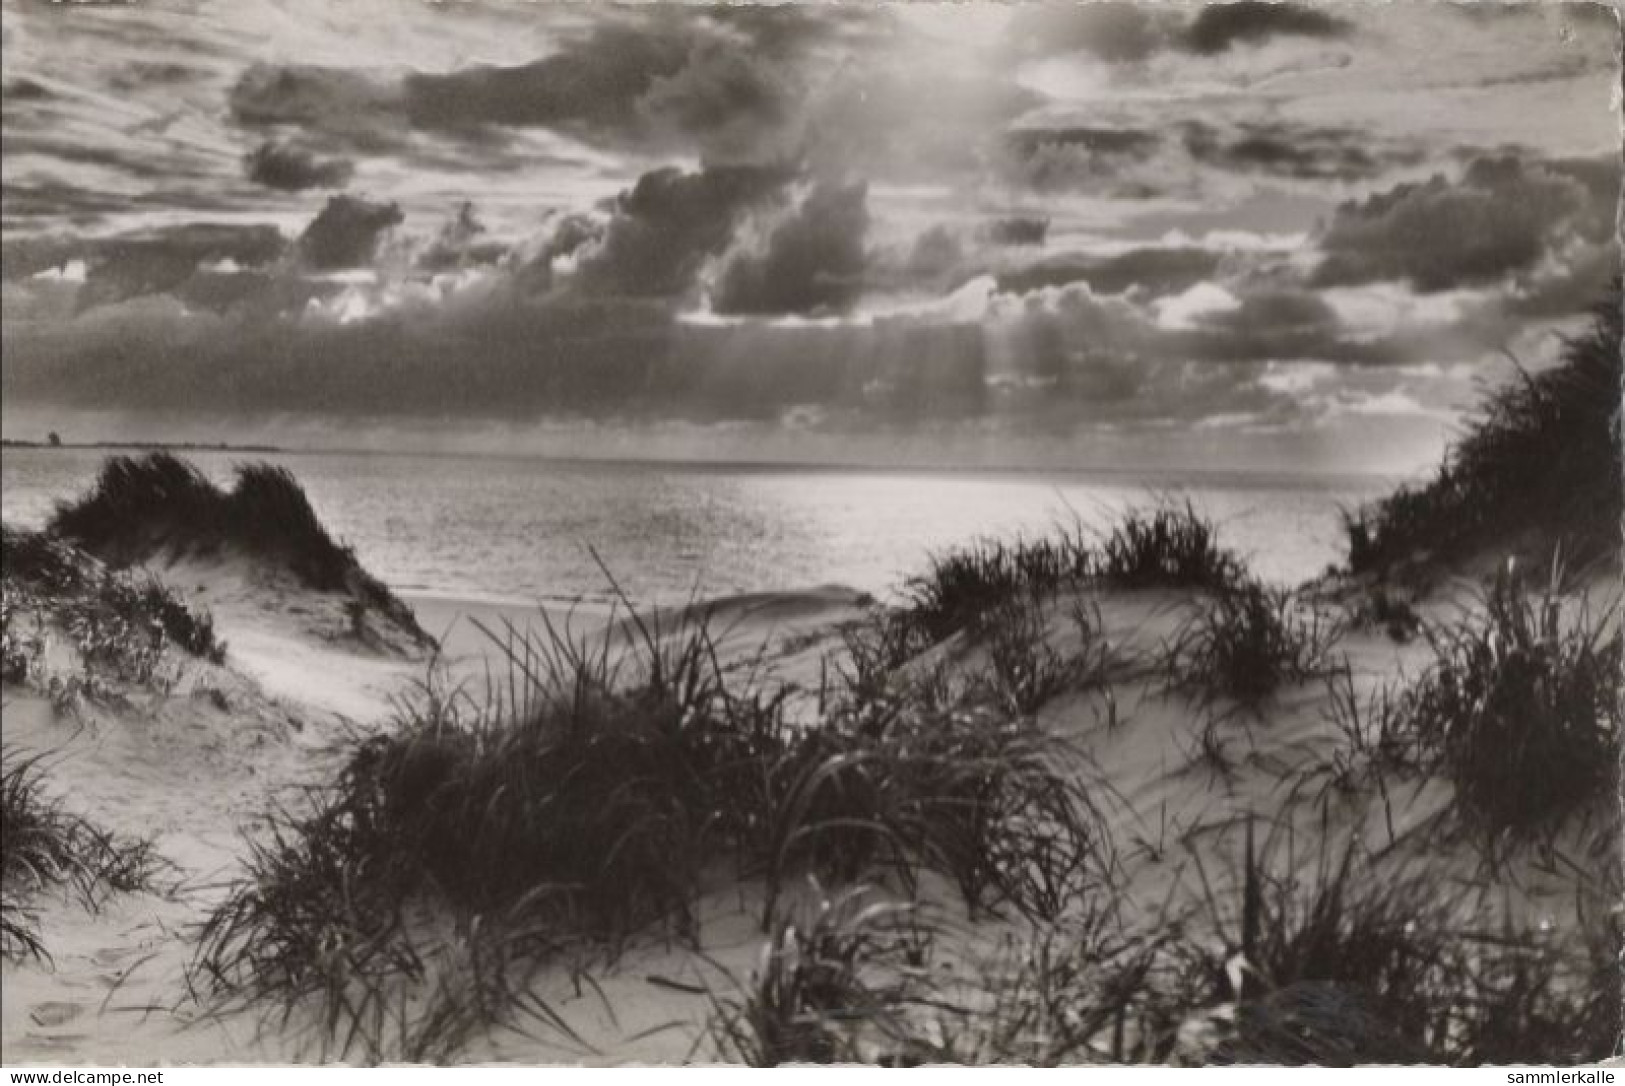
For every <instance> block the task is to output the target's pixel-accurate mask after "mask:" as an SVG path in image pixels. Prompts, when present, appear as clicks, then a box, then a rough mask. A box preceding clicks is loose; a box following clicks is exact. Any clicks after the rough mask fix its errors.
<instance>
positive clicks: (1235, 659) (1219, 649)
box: [1163, 580, 1342, 715]
mask: <svg viewBox="0 0 1625 1086" xmlns="http://www.w3.org/2000/svg"><path fill="white" fill-rule="evenodd" d="M1341 635H1342V627H1341V625H1340V624H1339V623H1338V622H1337V621H1335V620H1334V619H1333V618H1332V617H1331V616H1330V615H1329V614H1328V613H1326V612H1325V611H1323V610H1322V609H1320V608H1318V607H1316V606H1314V605H1313V604H1312V603H1309V602H1306V601H1305V600H1303V599H1302V598H1301V597H1300V596H1299V595H1298V594H1297V593H1295V592H1292V591H1290V590H1285V589H1274V588H1268V587H1266V586H1264V585H1262V584H1259V583H1258V582H1256V581H1252V580H1244V581H1241V582H1239V583H1236V584H1233V585H1229V586H1226V587H1224V588H1222V589H1220V590H1218V591H1216V592H1214V593H1212V595H1211V597H1210V598H1208V599H1206V600H1203V601H1201V602H1199V603H1198V605H1197V607H1196V610H1195V612H1194V613H1193V614H1192V615H1191V616H1190V617H1189V618H1188V619H1186V620H1185V621H1184V622H1182V623H1181V624H1180V626H1179V628H1178V629H1177V630H1175V632H1174V634H1173V635H1172V637H1171V638H1170V639H1169V641H1168V643H1167V644H1166V645H1165V646H1164V648H1163V660H1164V668H1165V669H1166V671H1167V674H1168V679H1169V682H1170V683H1171V684H1172V685H1173V686H1174V687H1176V688H1178V689H1183V690H1186V691H1189V692H1191V693H1192V694H1193V695H1194V696H1195V697H1196V698H1197V700H1198V701H1199V702H1201V703H1202V704H1203V705H1204V706H1207V707H1209V708H1214V707H1216V706H1218V705H1220V704H1227V705H1229V706H1232V707H1234V708H1235V709H1240V710H1244V711H1247V712H1251V713H1253V714H1255V715H1256V714H1258V713H1259V712H1260V711H1261V710H1262V707H1263V706H1264V704H1265V703H1266V702H1267V701H1268V700H1269V699H1270V698H1271V697H1272V696H1274V694H1275V693H1276V692H1277V691H1278V690H1279V689H1280V688H1281V687H1283V686H1285V685H1287V684H1289V683H1298V682H1304V681H1306V680H1309V679H1312V678H1316V677H1317V676H1320V675H1321V674H1322V673H1323V672H1324V670H1325V668H1326V666H1327V664H1328V658H1329V655H1330V652H1331V648H1332V646H1333V645H1334V644H1335V643H1336V641H1337V639H1338V638H1339V637H1340V636H1341Z"/></svg>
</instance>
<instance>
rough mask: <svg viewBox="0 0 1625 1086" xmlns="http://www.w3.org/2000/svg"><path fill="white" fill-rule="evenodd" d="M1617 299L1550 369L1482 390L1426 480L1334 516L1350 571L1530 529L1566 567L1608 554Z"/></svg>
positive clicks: (1615, 448) (1614, 459)
mask: <svg viewBox="0 0 1625 1086" xmlns="http://www.w3.org/2000/svg"><path fill="white" fill-rule="evenodd" d="M1619 291H1620V286H1619V281H1618V280H1617V279H1616V280H1615V282H1614V284H1613V286H1612V288H1611V289H1610V291H1609V293H1608V296H1607V297H1606V299H1604V300H1603V301H1602V302H1601V303H1600V304H1599V305H1598V306H1597V307H1596V309H1595V310H1594V317H1593V320H1592V322H1591V325H1590V327H1589V328H1588V329H1587V330H1586V331H1585V332H1584V333H1582V334H1580V335H1578V336H1575V337H1573V338H1570V339H1566V340H1564V343H1563V347H1562V350H1561V353H1560V356H1559V360H1558V363H1557V365H1555V366H1554V367H1552V368H1550V369H1547V370H1544V371H1542V372H1540V373H1536V374H1530V373H1528V372H1527V371H1525V370H1524V369H1523V368H1522V367H1521V366H1518V367H1517V368H1518V373H1517V376H1516V378H1515V379H1514V380H1513V381H1512V382H1511V383H1509V384H1507V385H1505V386H1503V387H1501V388H1499V389H1497V390H1495V391H1494V392H1493V393H1491V394H1490V396H1489V397H1488V399H1487V400H1486V402H1485V403H1484V405H1483V407H1482V408H1480V410H1479V412H1478V415H1477V417H1476V418H1475V419H1473V420H1472V422H1471V423H1470V425H1469V427H1468V429H1467V431H1466V433H1465V434H1464V435H1463V436H1462V437H1461V439H1460V440H1459V441H1457V442H1456V444H1455V445H1454V446H1453V447H1452V448H1451V449H1450V450H1449V452H1448V453H1447V454H1446V456H1445V459H1444V462H1443V464H1441V465H1440V467H1439V469H1438V471H1437V473H1436V474H1435V475H1434V477H1433V478H1432V479H1430V480H1429V481H1427V482H1426V483H1424V484H1422V485H1419V486H1405V487H1401V488H1400V489H1399V490H1397V491H1395V492H1394V493H1393V494H1390V495H1389V496H1387V497H1386V498H1383V499H1382V500H1381V501H1378V502H1376V503H1374V504H1371V505H1368V506H1365V507H1363V508H1361V509H1357V510H1353V511H1349V512H1347V513H1345V514H1344V525H1345V529H1346V532H1347V535H1348V545H1349V556H1348V562H1349V568H1350V569H1351V570H1352V571H1353V572H1355V573H1367V572H1371V573H1379V574H1380V573H1383V572H1385V571H1388V570H1390V569H1394V568H1396V567H1400V566H1403V565H1404V564H1406V563H1408V562H1413V561H1417V560H1432V561H1450V560H1453V559H1458V558H1463V557H1468V556H1470V555H1471V554H1472V553H1473V552H1474V551H1476V550H1478V549H1480V548H1484V547H1487V546H1489V545H1492V544H1496V545H1499V544H1502V543H1504V542H1505V541H1507V540H1517V539H1518V537H1520V536H1522V535H1525V534H1530V533H1532V534H1534V535H1536V536H1538V537H1540V540H1541V541H1542V546H1548V547H1549V546H1551V545H1553V544H1555V543H1556V542H1557V541H1558V540H1562V541H1564V547H1565V550H1566V553H1567V555H1568V557H1569V559H1570V560H1571V561H1573V562H1586V561H1590V560H1592V559H1596V558H1599V557H1606V556H1610V555H1614V554H1616V553H1617V551H1618V543H1619V526H1620V520H1621V514H1622V512H1625V510H1622V489H1621V486H1620V479H1621V477H1622V476H1621V463H1620V431H1619V421H1618V420H1619V413H1618V409H1619V390H1620V334H1621V328H1620V311H1621V305H1620V292H1619ZM1514 364H1515V365H1516V360H1514Z"/></svg>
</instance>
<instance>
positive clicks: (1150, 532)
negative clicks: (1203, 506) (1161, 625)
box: [1094, 501, 1246, 591]
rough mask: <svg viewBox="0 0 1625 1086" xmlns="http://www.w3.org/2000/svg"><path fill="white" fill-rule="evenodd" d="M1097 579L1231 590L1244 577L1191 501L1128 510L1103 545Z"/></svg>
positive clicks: (1143, 585)
mask: <svg viewBox="0 0 1625 1086" xmlns="http://www.w3.org/2000/svg"><path fill="white" fill-rule="evenodd" d="M1094 575H1095V576H1096V577H1097V578H1098V579H1100V580H1102V581H1104V582H1106V583H1109V584H1112V585H1116V586H1119V587H1124V588H1205V589H1210V590H1215V591H1222V590H1226V589H1229V588H1230V587H1232V586H1234V585H1236V584H1237V583H1239V582H1240V581H1242V580H1243V579H1244V578H1245V576H1246V567H1245V564H1244V563H1243V562H1242V560H1241V559H1240V558H1239V557H1237V556H1236V555H1235V554H1234V553H1233V552H1231V551H1229V550H1226V549H1225V548H1223V547H1221V546H1220V545H1219V533H1218V529H1217V527H1216V526H1215V525H1214V524H1213V522H1212V521H1211V520H1208V519H1207V518H1206V517H1204V516H1202V515H1201V514H1200V513H1198V512H1197V511H1196V508H1195V507H1194V506H1193V505H1191V503H1190V502H1188V501H1187V502H1186V503H1184V504H1183V505H1176V504H1173V503H1171V502H1163V503H1161V504H1158V505H1155V506H1153V507H1151V508H1150V509H1143V510H1130V511H1129V512H1128V513H1126V514H1124V516H1123V517H1122V518H1121V519H1120V520H1119V521H1118V522H1117V523H1116V524H1115V525H1113V527H1112V530H1111V532H1110V533H1108V534H1107V536H1106V537H1105V539H1103V540H1102V541H1101V543H1100V546H1099V560H1098V562H1097V563H1096V566H1095V569H1094Z"/></svg>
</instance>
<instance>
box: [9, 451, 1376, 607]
mask: <svg viewBox="0 0 1625 1086" xmlns="http://www.w3.org/2000/svg"><path fill="white" fill-rule="evenodd" d="M110 453H111V451H101V450H88V449H29V448H9V449H6V450H5V451H4V453H3V454H0V468H3V471H0V511H3V514H4V518H5V520H6V522H7V523H10V524H15V525H19V526H23V527H38V526H40V525H41V524H43V523H44V522H45V520H46V519H47V518H48V517H49V515H50V511H51V509H52V507H53V505H54V503H55V502H57V501H59V500H62V499H66V498H71V497H73V496H74V495H75V494H78V493H80V492H81V491H83V490H84V489H85V488H87V487H88V486H89V485H90V484H91V482H92V481H93V480H94V478H95V475H96V472H97V469H98V468H99V467H100V465H101V462H102V460H103V459H104V458H105V457H106V456H107V455H110ZM185 455H186V456H187V458H188V459H191V460H192V461H193V462H194V463H196V464H197V465H198V467H199V468H200V469H202V470H203V471H204V472H205V473H206V474H208V475H209V476H210V477H211V478H214V479H216V480H218V481H220V482H223V483H224V482H227V481H229V480H230V478H231V472H232V468H233V466H234V465H235V464H236V463H238V462H240V461H242V460H245V459H250V460H268V461H271V462H273V463H278V464H283V465H285V466H287V467H288V468H289V469H290V470H291V471H292V472H293V473H294V475H295V476H297V478H298V479H299V481H300V482H301V483H302V484H303V485H304V487H305V489H306V491H307V493H308V494H309V495H310V499H311V501H312V503H313V504H314V505H315V507H316V511H317V513H318V515H319V516H320V517H321V519H322V521H323V522H324V523H325V524H326V525H327V526H328V528H329V530H330V531H331V532H332V533H333V535H334V536H335V537H336V538H338V539H340V540H341V541H343V542H345V543H348V544H350V545H353V546H354V547H355V548H356V551H357V552H358V554H359V555H360V557H361V560H362V562H363V563H364V564H365V565H366V566H367V567H368V568H369V569H371V570H372V571H373V572H375V573H376V574H377V575H378V576H380V577H382V578H383V579H384V580H385V581H386V582H388V583H389V584H390V585H392V586H393V587H395V588H396V589H398V590H400V591H403V592H406V593H411V594H421V595H434V596H443V597H448V598H465V599H481V600H492V601H509V602H513V601H519V602H530V601H544V602H550V603H557V602H561V601H571V600H576V599H585V600H597V601H601V600H603V599H606V598H607V596H608V594H609V592H610V591H611V589H610V586H609V583H608V581H607V580H606V577H605V573H604V570H605V569H607V570H608V571H609V572H610V573H611V574H612V575H613V576H614V578H615V579H616V581H618V582H619V584H620V585H621V587H622V588H623V589H624V590H625V591H626V592H627V593H628V594H629V595H630V596H631V597H632V598H633V599H634V600H635V601H637V602H638V603H640V604H641V603H672V602H681V601H683V600H686V599H688V598H690V597H693V596H695V595H698V596H702V597H716V596H724V595H731V594H734V593H741V592H754V591H772V590H789V589H796V588H806V587H811V586H816V585H830V584H838V585H846V586H849V587H852V588H857V589H861V590H864V591H868V592H873V593H876V594H877V595H885V594H887V593H889V592H892V591H895V589H896V588H897V587H898V586H899V585H900V584H901V582H902V581H903V579H904V578H905V577H907V576H908V575H909V574H911V573H915V572H918V571H919V570H921V569H922V567H923V566H924V564H925V562H926V560H927V558H928V557H929V556H930V554H931V553H932V552H934V551H940V550H942V549H945V548H949V547H952V546H954V545H956V544H963V543H967V542H970V541H972V540H975V539H977V538H979V537H1000V538H1006V539H1009V538H1014V537H1017V536H1023V535H1025V536H1032V535H1035V534H1039V533H1042V532H1045V531H1047V530H1050V529H1053V528H1054V527H1055V526H1056V525H1058V524H1061V525H1071V524H1073V523H1074V522H1078V521H1081V523H1082V524H1083V526H1084V527H1085V528H1086V529H1091V528H1093V529H1100V528H1104V527H1106V526H1108V525H1109V524H1110V522H1111V520H1112V518H1113V517H1114V516H1116V515H1118V514H1120V513H1121V512H1122V511H1123V510H1125V509H1127V508H1130V507H1133V506H1136V505H1143V504H1146V503H1148V502H1151V501H1154V500H1158V499H1159V498H1168V497H1172V498H1175V499H1177V500H1181V501H1183V500H1186V499H1189V500H1190V501H1191V502H1192V503H1193V504H1194V505H1195V506H1196V507H1197V508H1198V509H1199V510H1201V511H1202V512H1204V513H1205V514H1207V515H1208V516H1210V517H1211V518H1213V519H1214V520H1215V521H1216V522H1217V523H1218V525H1219V529H1220V535H1221V539H1222V540H1223V542H1225V543H1226V544H1228V545H1229V546H1231V547H1232V548H1234V549H1235V550H1237V551H1239V552H1241V553H1242V554H1244V555H1245V556H1246V557H1247V558H1248V559H1249V561H1250V562H1251V563H1252V566H1253V568H1254V569H1255V570H1256V571H1257V572H1258V573H1259V574H1260V575H1262V576H1264V577H1266V578H1269V579H1271V580H1275V581H1279V582H1285V583H1296V582H1299V581H1302V580H1304V579H1306V578H1309V577H1312V576H1314V575H1316V574H1318V573H1319V572H1321V571H1322V570H1323V569H1324V568H1325V567H1326V565H1327V564H1328V563H1330V562H1334V561H1338V560H1340V559H1341V558H1342V557H1343V551H1342V546H1343V537H1342V531H1341V524H1340V519H1339V511H1340V509H1344V508H1349V507H1352V506H1354V505H1357V504H1358V503H1360V502H1361V501H1364V500H1368V499H1370V498H1372V497H1375V496H1377V495H1379V494H1381V493H1383V492H1384V491H1385V490H1386V489H1387V487H1388V485H1390V481H1388V480H1383V479H1378V478H1371V477H1349V476H1325V475H1292V474H1287V473H1272V474H1260V473H1223V474H1219V473H1184V474H1169V473H1160V474H1138V473H1133V472H1128V473H1125V472H1109V473H1108V472H1076V473H1061V474H1057V473H1053V472H1048V473H1025V472H970V473H967V472H947V471H943V472H934V471H919V470H906V471H905V470H897V471H892V470H856V469H847V468H839V469H836V468H817V467H800V466H793V467H786V466H767V465H730V464H673V463H652V462H620V461H617V462H604V461H590V462H589V461H561V460H541V459H524V458H500V457H458V456H418V455H389V454H375V453H359V454H348V453H331V452H320V453H302V452H301V453H294V452H290V453H267V454H260V453H255V454H240V453H217V452H188V453H186V454H185ZM600 563H602V568H600Z"/></svg>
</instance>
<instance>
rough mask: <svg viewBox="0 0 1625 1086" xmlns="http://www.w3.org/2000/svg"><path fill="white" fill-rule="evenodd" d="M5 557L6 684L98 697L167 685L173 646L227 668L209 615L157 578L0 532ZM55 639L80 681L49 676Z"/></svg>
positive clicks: (1, 639)
mask: <svg viewBox="0 0 1625 1086" xmlns="http://www.w3.org/2000/svg"><path fill="white" fill-rule="evenodd" d="M0 558H3V563H4V568H3V572H0V677H3V678H4V680H5V681H7V682H17V683H21V682H29V681H37V682H46V683H54V684H55V686H56V687H57V688H59V689H67V688H68V687H72V688H73V689H82V690H86V691H92V692H94V691H110V690H111V689H112V685H111V684H113V683H133V684H136V685H141V686H163V685H164V683H165V681H166V679H165V676H164V674H163V672H162V668H161V665H162V664H163V661H164V650H165V648H166V647H167V646H169V645H175V646H177V647H178V648H180V649H181V650H182V651H184V652H186V653H189V654H191V655H193V656H198V657H202V658H204V659H208V660H210V661H212V662H214V663H220V662H222V661H223V660H224V659H225V644H224V643H223V642H222V641H221V640H220V639H219V637H218V635H217V634H216V633H215V628H214V621H213V619H212V618H211V617H210V615H209V613H208V611H206V610H203V609H200V608H194V607H191V606H189V605H188V604H186V603H184V602H183V601H182V600H181V599H180V598H179V597H177V596H176V595H175V594H174V593H173V592H172V591H170V590H169V589H168V588H166V587H165V586H164V585H163V584H161V583H160V582H159V581H158V580H157V578H155V577H152V576H148V577H145V578H139V577H135V576H133V575H131V574H128V573H117V572H113V571H110V570H108V569H107V568H106V567H104V566H102V565H101V564H100V563H98V562H96V561H95V560H94V559H91V558H90V557H89V556H87V555H85V554H84V553H82V552H80V551H78V550H76V549H75V548H73V547H72V546H70V545H68V544H66V543H63V542H62V541H60V540H56V539H52V538H50V537H48V536H45V535H42V534H38V533H28V532H20V531H17V530H15V529H12V528H10V527H6V528H4V529H3V533H0ZM53 636H59V637H61V638H62V639H64V641H65V642H66V643H67V644H68V645H69V646H71V647H72V648H73V649H74V651H75V654H76V656H77V658H78V661H79V664H80V665H81V667H82V670H83V673H82V674H79V675H73V676H68V677H66V678H64V677H62V676H47V675H45V673H44V672H45V645H46V642H47V640H48V639H49V638H50V637H53Z"/></svg>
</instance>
